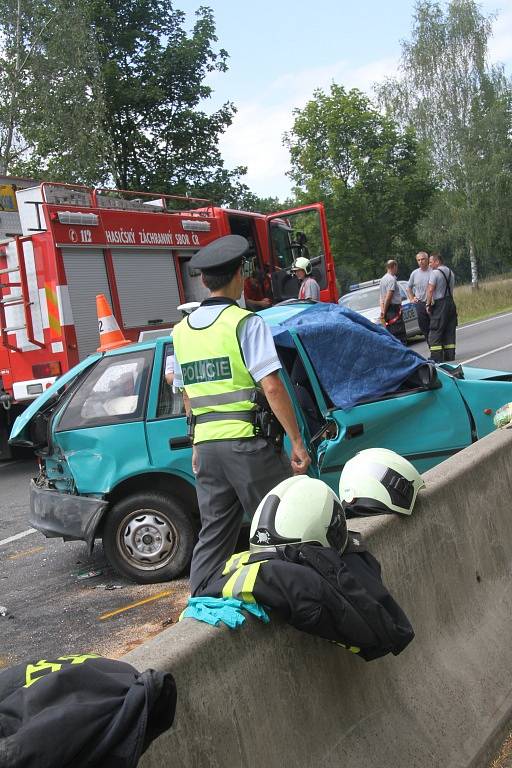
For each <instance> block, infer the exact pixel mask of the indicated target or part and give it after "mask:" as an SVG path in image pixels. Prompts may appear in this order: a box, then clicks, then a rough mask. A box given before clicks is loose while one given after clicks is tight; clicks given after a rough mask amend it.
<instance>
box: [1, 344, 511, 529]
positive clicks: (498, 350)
mask: <svg viewBox="0 0 512 768" xmlns="http://www.w3.org/2000/svg"><path fill="white" fill-rule="evenodd" d="M509 347H512V344H505V346H504V347H496V349H490V350H489V352H484V353H483V354H482V355H477V356H476V357H470V358H469V359H468V360H461V361H460V364H461V365H467V363H473V362H474V361H475V360H480V359H481V358H482V357H487V356H488V355H493V354H494V353H495V352H503V350H504V349H508V348H509ZM503 373H506V371H503ZM0 544H1V542H0Z"/></svg>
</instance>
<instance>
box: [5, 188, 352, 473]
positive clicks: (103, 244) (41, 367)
mask: <svg viewBox="0 0 512 768" xmlns="http://www.w3.org/2000/svg"><path fill="white" fill-rule="evenodd" d="M6 181H7V182H8V179H5V178H4V179H0V190H2V189H3V190H4V197H5V198H6V199H7V197H9V195H6V194H5V191H6V189H7V188H8V186H9V185H8V184H6ZM20 181H21V180H20ZM14 182H16V180H13V184H11V187H12V188H16V187H18V188H17V189H15V204H13V205H11V210H8V211H7V212H5V206H4V211H2V210H1V209H0V451H1V453H0V457H1V458H7V457H8V455H9V453H8V452H9V448H8V445H7V436H8V433H9V430H10V426H11V424H12V422H13V420H14V418H15V416H16V415H17V414H18V413H19V412H20V411H21V410H22V409H23V408H24V407H25V406H26V405H27V403H28V402H29V401H30V400H32V399H34V398H35V397H37V396H38V395H39V394H40V393H41V392H42V391H44V389H45V388H47V387H48V386H50V384H52V383H53V381H55V378H56V377H57V376H59V375H60V374H61V373H63V372H64V371H67V370H68V369H69V368H70V367H72V366H73V365H75V364H76V363H77V362H78V361H79V360H81V359H83V358H84V357H86V356H87V355H89V354H90V353H91V352H92V351H94V350H95V349H96V348H97V346H98V327H97V319H96V314H95V297H96V294H98V293H103V294H105V296H106V297H107V298H108V299H109V301H110V304H111V306H112V309H113V312H114V315H115V317H116V319H117V321H118V322H119V325H120V327H121V328H122V330H123V332H124V334H125V336H126V337H127V338H130V339H133V340H134V341H136V340H138V338H139V335H140V334H141V332H147V331H151V330H152V331H154V332H155V333H158V334H159V335H161V334H162V333H163V332H165V330H166V329H168V328H171V327H172V325H173V324H174V323H175V322H177V321H178V320H179V319H180V318H181V315H180V313H179V312H178V311H177V309H176V308H177V306H178V305H179V304H180V303H183V302H185V301H192V300H201V299H202V298H204V296H205V289H204V287H203V285H202V282H201V279H200V276H199V274H198V273H197V272H196V271H194V270H192V269H191V267H190V265H189V262H190V259H191V257H192V255H193V254H194V252H195V251H197V249H198V248H201V247H202V246H204V245H206V244H208V243H209V242H211V241H212V240H215V238H218V237H221V236H223V235H226V234H240V235H244V236H245V237H247V239H248V240H249V242H250V244H251V250H252V256H253V259H254V265H255V272H254V275H255V278H256V279H259V280H261V281H262V282H263V281H266V285H267V286H268V285H270V286H271V291H272V301H273V302H274V303H276V302H279V301H283V300H285V299H287V298H292V297H294V296H295V297H296V296H297V292H298V283H297V281H296V279H295V277H294V276H293V275H292V274H291V273H290V272H289V267H290V266H291V265H292V262H293V260H294V259H295V258H297V256H300V255H306V256H308V258H310V260H311V261H312V263H313V265H314V266H313V269H314V275H315V277H316V279H317V280H318V282H319V284H320V287H321V298H322V300H323V301H336V300H337V298H338V296H337V289H336V282H335V274H334V263H333V259H332V255H331V251H330V246H329V239H328V234H327V226H326V221H325V213H324V209H323V206H322V205H321V204H314V205H310V206H306V207H302V208H297V209H295V210H289V211H282V212H279V213H276V214H274V215H270V216H268V215H261V214H257V213H247V212H243V211H236V210H229V209H225V208H219V207H216V206H214V205H212V204H211V203H210V202H209V201H207V200H200V199H197V198H196V199H194V198H177V197H172V196H169V195H159V196H155V195H154V194H152V195H151V194H145V193H140V192H137V193H133V192H124V191H119V190H109V189H90V188H87V187H81V186H75V185H67V184H57V183H50V182H43V183H40V184H37V185H36V186H27V184H28V182H25V183H24V184H19V183H18V184H15V183H14ZM2 183H3V184H4V186H3V187H2V186H1V184H2ZM21 186H24V187H25V188H19V187H21ZM13 199H14V198H13ZM13 206H14V209H13ZM16 208H17V210H16ZM185 208H186V209H185ZM6 213H7V214H8V216H7V218H6V215H5V214H6Z"/></svg>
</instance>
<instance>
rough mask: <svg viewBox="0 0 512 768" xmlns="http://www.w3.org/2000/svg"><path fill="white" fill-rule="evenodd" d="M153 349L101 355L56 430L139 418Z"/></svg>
mask: <svg viewBox="0 0 512 768" xmlns="http://www.w3.org/2000/svg"><path fill="white" fill-rule="evenodd" d="M152 361H153V351H152V350H145V351H142V352H133V353H131V354H130V353H126V354H124V355H115V356H112V357H108V356H107V357H104V358H103V359H102V360H100V362H99V363H98V364H97V365H96V366H95V367H94V368H93V369H92V371H91V373H90V375H89V376H88V377H87V379H86V380H85V381H84V383H83V384H82V386H80V387H79V388H78V389H77V391H76V392H75V394H74V395H73V397H72V398H71V399H70V401H69V403H68V405H67V406H66V409H65V411H64V413H63V415H62V417H61V419H60V422H59V424H58V426H57V432H64V431H66V430H69V429H83V428H86V427H99V426H105V425H107V424H119V423H123V422H133V421H141V420H142V418H143V416H144V405H145V401H146V392H147V386H148V379H149V373H150V370H151V363H152Z"/></svg>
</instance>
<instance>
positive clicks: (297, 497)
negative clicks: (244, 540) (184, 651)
mask: <svg viewBox="0 0 512 768" xmlns="http://www.w3.org/2000/svg"><path fill="white" fill-rule="evenodd" d="M197 596H200V597H204V598H208V597H210V598H211V597H214V598H227V599H233V598H234V599H237V600H240V601H243V602H244V603H246V604H247V603H250V604H252V607H253V608H254V609H257V608H258V604H259V605H260V606H265V607H268V608H271V609H273V610H274V611H276V613H277V614H278V615H279V616H280V617H281V618H283V619H284V620H285V621H287V622H288V623H289V624H291V625H292V626H294V627H295V628H296V629H299V630H302V631H303V632H308V633H309V634H312V635H316V636H319V637H323V638H325V639H326V640H330V641H332V642H335V643H337V644H338V645H341V646H343V647H344V648H346V649H348V650H350V651H352V652H353V653H357V654H359V655H360V656H361V657H362V658H363V659H365V660H366V661H369V660H371V659H375V658H378V657H380V656H383V655H385V654H386V653H390V652H391V653H393V654H395V655H396V654H398V653H400V651H402V650H403V648H405V646H406V645H407V644H408V643H409V642H410V641H411V640H412V638H413V636H414V632H413V630H412V627H411V625H410V623H409V621H408V619H407V617H406V616H405V614H404V612H403V611H402V610H401V608H400V606H398V605H397V603H396V602H395V601H394V600H393V598H392V596H391V595H390V594H389V592H388V591H387V590H386V588H385V586H384V584H383V583H382V580H381V573H380V566H379V563H378V562H377V560H376V559H375V558H374V557H373V556H372V555H371V554H370V553H369V552H368V551H367V550H366V549H365V547H364V546H363V545H362V544H361V543H360V541H359V540H358V539H357V538H355V537H354V535H352V534H350V533H349V532H348V531H347V524H346V520H345V514H344V512H343V507H342V504H341V502H340V499H339V498H338V497H337V496H336V494H335V493H334V491H332V490H331V488H329V486H328V485H326V484H325V483H324V482H322V481H321V480H316V479H313V478H311V477H307V476H305V475H299V476H295V477H291V478H288V479H287V480H283V482H281V483H279V484H278V485H277V486H276V487H275V488H273V489H272V490H271V491H269V493H267V494H266V496H265V497H264V498H263V499H262V500H261V502H260V504H259V505H258V508H257V510H256V512H255V514H254V517H253V520H252V525H251V533H250V550H249V551H246V552H239V553H237V554H234V555H233V556H232V557H230V558H229V559H228V560H226V562H225V563H223V564H222V566H221V567H220V568H219V569H218V571H217V572H216V573H215V574H213V575H212V577H211V578H210V579H209V580H208V581H207V583H206V584H205V585H204V586H203V587H202V589H201V590H199V592H198V593H197ZM255 603H256V605H254V604H255ZM241 607H243V604H242V605H241ZM253 612H254V611H253Z"/></svg>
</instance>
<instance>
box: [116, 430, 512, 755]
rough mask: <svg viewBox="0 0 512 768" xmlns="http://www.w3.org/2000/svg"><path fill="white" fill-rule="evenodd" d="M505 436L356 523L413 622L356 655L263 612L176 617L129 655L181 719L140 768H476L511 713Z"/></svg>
mask: <svg viewBox="0 0 512 768" xmlns="http://www.w3.org/2000/svg"><path fill="white" fill-rule="evenodd" d="M511 455H512V430H504V431H501V432H496V433H493V434H491V435H489V436H488V437H486V438H484V439H483V440H480V441H479V442H478V443H476V444H474V445H472V446H470V447H469V448H467V449H466V450H464V451H462V452H461V453H459V454H457V455H456V456H454V457H453V458H451V459H449V460H448V461H446V462H444V463H443V464H441V465H439V466H438V467H436V468H435V469H433V470H430V471H429V472H427V473H426V474H425V479H426V482H427V490H426V491H423V492H422V493H421V494H420V497H419V500H418V503H417V506H416V510H415V513H414V515H413V516H412V517H411V518H403V517H401V518H398V517H396V516H389V517H388V516H381V517H379V518H374V519H365V520H361V521H358V522H357V523H354V521H351V527H352V528H354V529H355V528H357V529H358V530H361V531H362V532H363V533H364V535H365V539H366V541H367V543H368V545H369V547H370V549H371V551H372V552H374V554H375V555H376V556H377V557H378V558H379V559H380V561H381V563H382V567H383V573H384V580H385V583H386V584H387V585H388V587H389V588H390V589H391V591H392V593H393V594H394V595H395V597H396V599H397V600H398V601H399V603H400V604H401V605H402V606H403V608H404V609H405V611H406V613H407V614H408V616H409V617H410V619H411V621H412V624H413V626H414V629H415V632H416V638H415V640H413V642H412V643H411V645H410V646H409V647H408V648H407V649H406V650H405V651H404V652H403V653H402V654H401V655H400V656H398V657H396V658H394V657H386V658H384V659H381V660H377V661H373V662H370V663H365V662H363V661H362V660H361V659H359V658H357V657H355V656H353V655H351V654H350V653H347V652H345V651H343V650H341V649H339V648H337V647H335V646H332V645H330V644H329V643H327V642H325V641H322V640H319V639H316V638H312V637H309V636H307V635H305V634H302V633H300V632H298V631H296V630H294V629H292V628H291V627H288V626H285V625H283V624H282V623H281V622H279V621H278V620H277V619H276V618H273V619H272V621H271V624H270V626H262V625H259V624H258V622H256V620H253V619H248V620H247V622H246V625H244V627H242V628H241V629H239V630H237V631H230V630H227V629H214V628H212V627H209V626H206V625H203V624H199V623H197V622H194V621H191V620H186V621H184V622H182V623H180V624H179V625H178V626H176V627H173V628H171V629H169V630H166V631H164V632H162V633H161V634H160V635H158V636H157V637H155V638H154V639H152V640H151V641H150V642H148V643H146V644H145V645H143V646H141V647H139V648H137V649H136V650H134V651H132V652H131V653H130V654H128V655H127V656H126V657H125V659H126V661H129V662H130V663H132V664H134V665H135V666H136V667H138V668H139V669H141V670H142V669H145V668H147V667H153V668H156V669H161V670H170V671H171V672H172V673H173V674H174V676H175V677H176V681H177V685H178V708H177V717H176V721H175V725H174V726H173V728H172V730H170V731H169V732H168V733H166V734H164V735H162V736H161V737H160V738H159V739H158V740H157V741H156V742H155V743H154V744H153V745H152V746H151V747H150V749H149V750H148V752H147V753H146V755H145V756H144V757H143V759H142V760H141V763H140V765H141V768H156V766H158V767H160V766H167V765H180V766H183V768H185V767H188V766H190V767H191V768H203V766H204V768H206V767H208V768H226V767H227V766H230V767H231V768H242V767H243V768H253V767H254V768H256V767H257V766H269V767H270V768H273V767H274V766H276V768H277V766H279V768H288V766H290V768H291V766H294V768H295V766H311V767H312V768H313V767H314V768H335V767H336V768H339V766H343V768H362V767H363V766H364V768H412V767H413V766H414V768H423V767H424V768H427V766H428V768H434V767H436V768H437V767H438V766H439V768H441V767H442V768H455V766H457V768H462V767H463V766H464V767H465V768H470V767H471V768H477V767H478V766H486V765H487V758H488V756H489V754H490V752H492V750H493V749H494V748H495V746H496V743H497V741H498V740H499V738H500V737H501V736H502V735H503V733H504V729H505V728H506V727H507V726H508V723H509V721H510V717H511V715H512V632H511V630H512V588H511V586H512V584H511V572H512V509H511V498H512V493H511V491H512V461H511Z"/></svg>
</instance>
